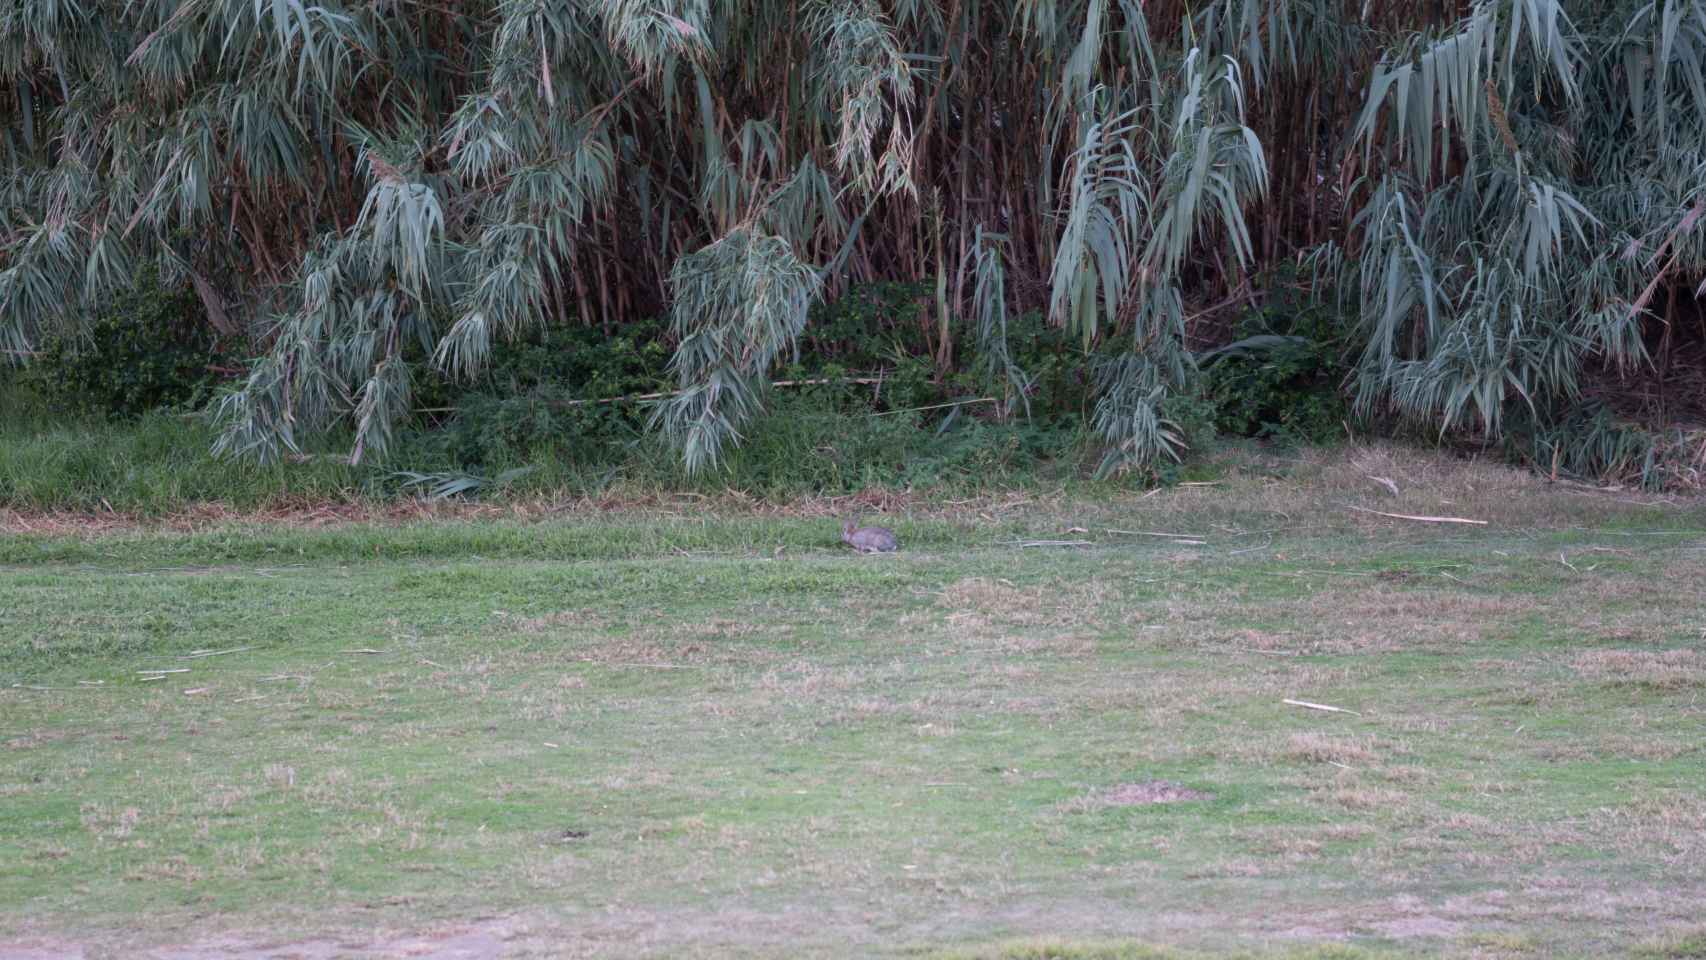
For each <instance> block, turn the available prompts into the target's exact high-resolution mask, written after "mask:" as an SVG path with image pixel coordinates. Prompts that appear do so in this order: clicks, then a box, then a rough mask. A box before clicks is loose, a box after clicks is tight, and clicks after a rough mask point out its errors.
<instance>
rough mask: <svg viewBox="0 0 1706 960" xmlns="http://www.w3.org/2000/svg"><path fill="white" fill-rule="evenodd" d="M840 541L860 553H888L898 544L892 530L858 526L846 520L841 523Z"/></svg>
mask: <svg viewBox="0 0 1706 960" xmlns="http://www.w3.org/2000/svg"><path fill="white" fill-rule="evenodd" d="M841 542H843V543H846V544H849V545H851V546H852V547H853V549H854V550H857V551H859V552H860V553H889V552H891V551H893V550H894V548H895V547H897V546H899V544H898V543H897V542H896V540H895V538H894V531H893V530H889V529H886V528H884V527H859V526H855V525H854V523H853V521H851V520H848V521H846V522H845V523H843V524H842V525H841Z"/></svg>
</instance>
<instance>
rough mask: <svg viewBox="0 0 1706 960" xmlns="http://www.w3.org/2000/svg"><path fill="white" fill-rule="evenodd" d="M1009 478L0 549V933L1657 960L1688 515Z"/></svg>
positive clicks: (1496, 484)
mask: <svg viewBox="0 0 1706 960" xmlns="http://www.w3.org/2000/svg"><path fill="white" fill-rule="evenodd" d="M1370 476H1373V477H1378V478H1381V479H1383V480H1388V481H1391V482H1392V484H1393V485H1394V486H1396V487H1397V489H1398V493H1397V494H1396V495H1394V494H1393V493H1391V492H1390V490H1389V489H1388V488H1387V486H1386V485H1385V484H1383V483H1378V482H1375V481H1371V480H1369V479H1368V477H1370ZM1024 499H1026V498H1024V497H1022V496H1016V497H1013V498H1010V499H1001V500H996V499H985V500H981V501H978V502H975V503H968V504H959V505H955V504H949V503H933V504H932V503H926V504H915V503H896V504H892V505H890V507H891V509H890V510H889V511H887V512H886V513H883V512H880V511H873V515H872V517H871V518H872V519H878V518H880V519H882V520H883V522H885V523H887V524H889V525H891V526H893V527H894V528H895V529H896V530H897V532H898V533H899V534H900V536H901V539H902V544H903V549H902V551H901V552H900V553H899V554H896V555H892V556H882V557H854V556H852V555H850V554H848V553H845V552H843V551H842V550H840V549H838V546H837V544H836V542H835V525H834V522H833V519H832V517H833V514H834V513H835V511H834V510H833V509H831V507H834V506H837V505H835V504H825V505H823V507H824V509H823V510H822V512H821V515H806V514H804V513H800V512H784V511H781V510H778V509H775V508H761V509H757V510H746V511H742V510H740V509H737V508H736V507H735V506H733V505H730V504H720V505H718V509H716V510H714V511H710V512H699V513H689V512H687V511H685V510H683V509H682V507H681V505H680V504H677V503H660V504H656V505H653V506H651V507H649V508H645V509H640V510H635V511H631V512H615V513H610V514H600V513H597V512H595V511H592V510H581V509H575V510H570V511H566V512H559V513H544V514H540V515H538V516H532V517H520V516H513V515H505V516H481V517H476V518H471V519H464V520H460V521H457V520H440V521H437V522H429V523H405V524H401V525H398V524H395V523H378V524H374V523H346V522H338V523H333V524H330V525H329V526H328V527H326V528H323V529H316V528H311V527H305V526H303V525H300V524H285V525H279V524H270V523H220V522H214V521H208V524H207V526H206V527H204V528H189V529H184V528H176V527H173V526H170V525H163V526H162V525H155V526H144V527H137V526H126V527H123V528H121V529H116V530H107V531H103V532H101V533H99V534H97V535H78V536H66V535H64V531H60V532H58V533H47V534H29V533H15V534H11V535H6V536H3V537H0V563H4V564H5V566H3V567H0V598H3V599H0V704H3V709H0V716H3V718H4V720H3V727H4V729H3V730H0V743H3V744H4V750H3V751H0V797H3V798H4V802H3V803H0V863H5V864H7V865H8V866H7V867H6V868H5V869H4V870H0V931H5V936H8V937H12V938H23V939H16V940H15V942H20V943H21V942H25V941H26V940H27V941H28V942H40V943H49V944H54V945H57V947H60V948H64V952H67V953H68V954H69V951H70V950H72V949H77V950H83V951H85V952H86V955H88V956H91V957H93V956H100V955H105V954H106V953H110V952H112V951H115V950H119V951H122V950H137V949H145V948H147V949H152V948H159V949H161V950H163V951H166V952H165V953H162V954H161V955H163V956H164V955H182V956H204V955H217V950H216V949H214V948H213V947H208V944H215V945H217V944H220V943H224V944H291V943H297V944H302V943H332V944H336V943H368V944H372V943H374V942H376V941H374V940H372V939H371V937H372V936H375V935H372V934H368V933H363V932H362V931H373V930H397V929H400V928H401V929H410V930H420V929H428V928H430V929H441V928H442V929H449V928H450V927H451V926H454V925H455V924H459V923H461V924H467V923H471V922H474V920H473V918H493V917H497V918H502V919H501V920H481V921H478V923H477V924H476V926H478V929H479V935H480V936H483V937H486V938H487V939H488V940H490V941H491V942H493V943H497V944H499V945H500V946H501V947H502V950H503V952H502V953H501V954H493V955H504V956H511V955H513V956H562V955H583V954H598V955H610V954H619V955H625V956H680V955H683V954H692V955H696V956H754V955H767V956H870V955H884V954H891V955H892V954H900V955H912V956H938V955H941V956H946V957H991V958H995V957H1012V958H1032V957H1036V958H1042V957H1050V958H1061V960H1067V958H1079V957H1083V958H1101V957H1110V958H1113V957H1120V958H1123V957H1151V956H1157V957H1159V956H1167V957H1170V956H1184V957H1195V956H1220V955H1224V954H1226V953H1227V952H1229V951H1230V952H1231V953H1232V955H1252V956H1277V957H1299V958H1302V957H1357V958H1365V957H1382V956H1388V955H1405V956H1408V955H1451V956H1510V957H1519V956H1520V957H1527V956H1601V955H1606V954H1608V953H1623V952H1627V951H1629V950H1631V949H1634V948H1635V947H1636V945H1639V944H1643V943H1645V944H1649V945H1650V947H1649V949H1651V950H1655V951H1657V950H1668V951H1670V952H1668V953H1655V954H1653V955H1659V956H1672V955H1678V956H1680V955H1688V954H1686V953H1680V954H1679V953H1677V952H1676V951H1678V950H1685V949H1687V948H1688V944H1690V943H1692V942H1694V941H1693V940H1692V939H1690V938H1691V937H1694V938H1697V936H1698V928H1697V926H1691V924H1697V923H1698V920H1697V918H1698V917H1699V916H1700V915H1702V911H1706V876H1703V875H1702V872H1701V869H1700V864H1701V863H1702V862H1706V846H1703V842H1706V839H1703V838H1706V801H1703V800H1702V798H1701V794H1700V790H1699V786H1700V770H1701V763H1702V759H1703V754H1702V752H1701V751H1702V746H1701V741H1700V737H1699V730H1700V729H1701V723H1702V720H1703V719H1706V714H1703V709H1706V708H1703V707H1702V702H1703V697H1702V694H1706V619H1703V618H1702V611H1701V608H1700V605H1699V601H1698V584H1699V582H1700V580H1701V577H1702V576H1703V575H1706V514H1703V512H1702V510H1701V509H1700V505H1698V504H1695V503H1692V502H1685V503H1681V504H1670V505H1658V506H1652V505H1643V504H1641V503H1635V502H1628V501H1627V500H1624V499H1618V498H1616V497H1610V496H1606V495H1603V494H1588V493H1584V492H1579V491H1570V490H1565V489H1561V488H1556V487H1547V486H1545V485H1543V484H1541V483H1540V482H1539V481H1536V480H1534V479H1532V478H1530V477H1527V476H1525V475H1522V474H1517V473H1513V472H1510V471H1503V470H1497V469H1493V468H1489V467H1485V466H1474V465H1464V464H1459V463H1453V462H1450V461H1445V460H1438V459H1417V458H1411V457H1408V456H1406V455H1403V454H1399V453H1394V452H1391V451H1361V452H1358V453H1355V454H1353V455H1351V456H1349V457H1347V458H1344V459H1339V460H1325V461H1319V462H1314V463H1311V464H1309V465H1306V466H1299V467H1298V468H1297V469H1296V470H1295V471H1294V473H1293V475H1292V476H1290V477H1289V478H1286V479H1275V478H1263V477H1261V476H1258V475H1256V474H1254V473H1248V474H1240V475H1238V476H1235V477H1229V478H1228V479H1227V480H1226V481H1224V482H1222V483H1221V484H1220V485H1218V486H1212V487H1189V488H1180V489H1173V490H1164V491H1161V492H1160V493H1156V494H1153V495H1150V496H1142V495H1138V494H1130V495H1127V496H1124V497H1121V498H1115V499H1102V500H1095V501H1083V500H1069V499H1064V498H1061V499H1047V498H1042V499H1038V500H1034V501H1033V502H1030V503H1025V502H1022V501H1023V500H1024ZM873 506H876V505H873ZM1352 508H1361V509H1352ZM1369 510H1373V511H1379V512H1380V513H1385V514H1402V515H1408V516H1435V517H1447V516H1449V517H1458V518H1463V519H1478V520H1484V521H1486V525H1485V526H1481V525H1475V524H1442V523H1427V522H1419V521H1414V520H1403V519H1395V518H1393V517H1390V516H1380V515H1378V514H1376V513H1368V512H1364V511H1369ZM1287 701H1298V702H1299V703H1288V702H1287ZM1304 704H1315V705H1319V706H1327V707H1335V708H1338V710H1337V712H1335V711H1329V710H1322V709H1316V708H1314V707H1310V706H1307V705H1304ZM479 924H486V925H487V926H479ZM488 927H489V929H488ZM470 935H472V934H470ZM362 937H369V938H370V939H365V940H364V939H360V938H362ZM350 938H355V939H350ZM408 942H409V943H413V942H414V941H408ZM6 943H7V941H6V940H5V939H3V938H0V947H4V946H5V944H6ZM383 943H385V944H391V945H393V946H395V950H392V949H391V948H390V947H386V948H385V949H377V948H376V949H374V950H371V951H369V952H370V953H372V954H373V955H380V956H391V955H397V956H401V955H405V954H406V953H407V950H406V949H405V947H404V946H397V945H398V944H403V943H405V941H404V940H402V939H385V940H383ZM1138 944H1145V945H1147V946H1138ZM281 949H282V948H281ZM410 949H412V948H410ZM174 950H175V951H177V953H175V954H174V953H173V952H172V951H174ZM196 950H202V951H203V952H202V953H195V952H194V951H196ZM209 950H213V954H209V953H208V951H209ZM303 953H304V955H314V954H312V953H311V952H309V951H308V950H307V949H306V948H304V950H303ZM328 955H335V954H328ZM363 955H367V954H363Z"/></svg>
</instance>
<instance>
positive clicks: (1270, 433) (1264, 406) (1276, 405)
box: [1199, 300, 1349, 445]
mask: <svg viewBox="0 0 1706 960" xmlns="http://www.w3.org/2000/svg"><path fill="white" fill-rule="evenodd" d="M1235 337H1236V339H1235V340H1234V341H1233V342H1232V343H1230V344H1227V345H1226V346H1224V347H1221V348H1219V349H1216V350H1211V351H1208V352H1207V353H1205V354H1203V355H1201V356H1200V357H1199V363H1200V364H1201V366H1202V373H1203V380H1202V397H1203V398H1204V399H1205V400H1207V402H1208V403H1209V405H1210V406H1211V407H1212V408H1213V411H1214V413H1213V421H1214V427H1215V429H1216V430H1217V431H1219V432H1220V433H1221V434H1223V435H1226V436H1234V437H1256V438H1266V439H1273V440H1277V441H1280V442H1282V443H1285V444H1287V445H1294V444H1296V445H1302V444H1320V443H1331V442H1334V441H1335V440H1337V439H1340V438H1342V437H1343V429H1344V423H1345V422H1346V420H1347V418H1348V417H1349V407H1348V405H1347V403H1346V400H1345V395H1344V392H1343V389H1342V387H1343V384H1344V382H1345V376H1346V373H1347V369H1346V367H1345V365H1344V361H1343V357H1344V353H1345V349H1346V339H1345V326H1344V324H1343V323H1342V321H1341V319H1340V317H1339V316H1338V315H1337V313H1335V312H1334V311H1332V310H1331V309H1329V308H1328V307H1327V306H1325V305H1323V304H1321V303H1305V304H1292V303H1287V302H1284V301H1283V300H1282V301H1281V302H1280V303H1278V304H1276V305H1274V306H1270V307H1269V308H1267V309H1264V310H1261V311H1259V312H1252V313H1250V314H1247V315H1246V316H1245V317H1244V318H1243V320H1241V321H1240V323H1239V325H1238V329H1237V331H1236V333H1235Z"/></svg>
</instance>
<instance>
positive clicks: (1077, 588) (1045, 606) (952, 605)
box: [938, 577, 1113, 629]
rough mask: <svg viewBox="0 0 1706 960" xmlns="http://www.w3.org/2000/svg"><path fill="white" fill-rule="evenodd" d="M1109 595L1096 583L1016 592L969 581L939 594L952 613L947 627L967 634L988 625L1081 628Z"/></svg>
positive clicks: (983, 580) (992, 582)
mask: <svg viewBox="0 0 1706 960" xmlns="http://www.w3.org/2000/svg"><path fill="white" fill-rule="evenodd" d="M1112 594H1113V591H1112V589H1111V588H1110V587H1109V586H1108V584H1106V583H1104V582H1102V581H1100V580H1092V581H1090V582H1088V583H1081V584H1046V585H1041V586H1035V587H1019V586H1015V585H1014V584H1012V583H1010V582H1008V581H1005V580H998V579H990V578H988V577H967V578H965V579H963V580H958V581H956V582H954V583H952V584H949V585H948V586H947V587H946V588H945V589H943V590H942V593H941V595H940V596H939V597H938V605H939V606H942V607H946V608H948V610H949V611H950V612H949V613H948V615H947V619H948V622H949V623H950V624H954V625H956V626H962V627H966V628H970V629H978V628H981V627H983V626H984V625H986V624H1001V625H1003V626H1014V627H1082V626H1087V625H1091V624H1094V623H1096V622H1097V620H1096V614H1097V611H1098V610H1099V609H1100V608H1101V606H1102V604H1103V603H1104V602H1106V601H1107V599H1108V598H1109V597H1110V596H1111V595H1112Z"/></svg>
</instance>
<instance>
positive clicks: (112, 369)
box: [24, 271, 236, 418]
mask: <svg viewBox="0 0 1706 960" xmlns="http://www.w3.org/2000/svg"><path fill="white" fill-rule="evenodd" d="M225 346H226V345H224V344H222V343H221V342H220V340H219V338H218V335H217V333H216V332H215V331H214V329H213V327H212V326H211V325H210V324H209V323H208V321H207V315H206V312H205V311H204V310H203V309H202V306H201V303H200V301H199V300H197V299H196V296H195V293H194V291H192V290H191V289H190V288H189V287H188V286H187V285H186V286H182V287H175V288H174V287H168V286H165V285H163V284H162V283H161V282H160V279H159V277H158V276H157V275H156V274H155V273H154V272H153V271H148V272H146V273H143V274H140V275H139V276H138V277H137V281H136V284H135V285H134V286H132V287H131V288H130V289H129V290H127V291H126V292H124V293H123V294H121V295H120V296H119V297H118V298H117V299H115V300H114V301H113V302H112V303H111V304H110V305H109V306H108V307H107V309H106V310H104V311H103V312H102V313H101V314H100V315H99V316H97V317H95V318H94V319H93V320H92V321H91V322H90V323H89V324H88V325H87V326H86V327H85V328H84V329H83V330H82V331H81V332H80V333H75V334H67V335H58V336H51V337H49V338H47V339H46V340H45V341H44V342H43V343H42V344H41V345H40V348H39V350H38V352H37V354H36V356H35V357H34V358H32V359H31V361H30V363H29V366H28V367H26V368H25V377H24V379H25V380H26V381H27V382H28V384H29V385H30V386H31V387H32V388H33V389H34V390H35V391H36V392H37V393H39V394H40V395H41V397H42V398H43V399H44V400H45V401H46V402H47V403H48V404H50V405H51V406H52V407H53V408H55V409H57V410H60V411H63V412H67V413H76V414H98V415H102V416H110V417H118V418H134V417H138V416H141V415H142V414H144V413H146V412H148V411H150V410H157V409H160V408H162V407H181V406H195V405H197V404H199V403H200V402H201V401H202V400H203V399H205V398H206V397H208V396H209V395H210V394H211V392H212V389H213V387H214V385H215V384H217V383H218V382H219V381H220V380H222V379H224V378H225V377H226V376H227V375H228V374H229V373H231V372H233V371H234V370H235V367H234V364H235V363H236V361H234V360H232V359H231V356H232V353H231V352H230V351H227V350H226V349H225Z"/></svg>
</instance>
